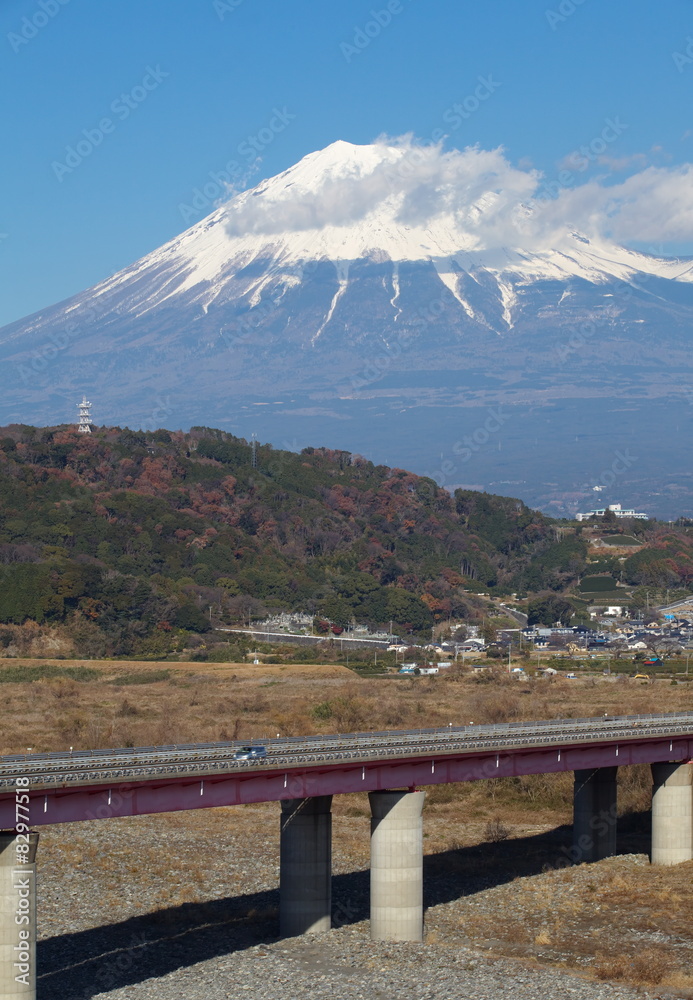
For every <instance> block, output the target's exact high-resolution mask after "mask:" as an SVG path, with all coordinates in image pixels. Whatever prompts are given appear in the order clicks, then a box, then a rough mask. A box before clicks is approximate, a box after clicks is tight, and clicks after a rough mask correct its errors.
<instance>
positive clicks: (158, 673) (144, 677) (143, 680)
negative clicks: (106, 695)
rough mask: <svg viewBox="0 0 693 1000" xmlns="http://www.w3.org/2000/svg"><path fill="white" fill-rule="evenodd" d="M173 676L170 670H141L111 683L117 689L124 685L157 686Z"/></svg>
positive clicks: (122, 675) (117, 678)
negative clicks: (159, 682)
mask: <svg viewBox="0 0 693 1000" xmlns="http://www.w3.org/2000/svg"><path fill="white" fill-rule="evenodd" d="M170 676H171V671H170V670H141V671H139V672H138V673H132V674H121V675H120V677H116V678H115V680H112V681H111V684H114V685H115V686H116V687H121V686H122V685H123V684H156V683H157V682H158V681H167V680H168V679H169V678H170Z"/></svg>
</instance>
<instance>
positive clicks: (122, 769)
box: [0, 712, 693, 795]
mask: <svg viewBox="0 0 693 1000" xmlns="http://www.w3.org/2000/svg"><path fill="white" fill-rule="evenodd" d="M691 734H693V712H683V713H677V714H673V715H672V714H670V715H638V716H617V717H608V718H597V719H594V718H591V719H552V720H547V721H539V722H530V723H527V722H521V723H504V724H502V725H485V726H475V725H472V724H470V725H468V726H446V727H443V728H439V729H420V730H389V731H386V732H376V733H348V734H334V735H329V736H324V735H321V736H309V737H284V738H277V739H272V740H263V741H262V745H263V746H265V747H266V750H267V756H266V757H265V758H264V759H262V760H259V761H258V760H252V761H240V760H235V759H234V755H235V754H236V753H237V752H238V750H239V749H240V748H241V747H242V746H247V745H248V744H249V743H250V742H254V743H255V744H258V743H260V742H261V741H260V740H255V741H245V742H240V741H233V742H224V743H198V744H181V745H172V746H163V747H124V748H120V749H104V750H80V751H76V752H71V753H68V754H66V753H63V752H54V753H45V754H15V755H12V756H7V757H0V795H1V794H2V793H3V791H4V792H9V791H10V789H11V788H12V787H13V786H14V784H15V783H16V779H17V777H22V778H26V779H28V781H29V786H30V787H31V788H34V789H36V790H40V789H49V788H55V787H69V786H79V785H83V784H93V783H103V782H126V781H128V780H130V779H135V780H142V779H143V778H144V779H147V778H152V779H156V778H171V777H176V776H181V777H185V776H190V777H193V776H205V775H209V776H213V775H215V774H219V773H229V772H239V771H240V772H244V771H253V772H255V771H276V770H280V769H282V768H286V769H296V768H299V769H300V768H302V767H310V766H311V765H320V764H322V765H324V764H325V763H330V762H334V763H335V764H343V763H347V762H353V763H354V764H361V763H373V762H377V761H378V760H383V761H392V760H393V759H402V760H406V759H410V758H412V757H421V756H432V757H445V756H447V755H455V756H459V755H461V754H465V753H469V754H478V753H479V752H482V753H483V752H491V753H497V754H500V753H503V752H512V751H517V750H520V749H523V748H526V749H539V748H542V747H556V746H559V747H566V748H567V747H570V746H575V745H584V744H585V743H595V744H596V743H605V742H607V743H608V742H614V741H616V742H622V743H624V742H626V741H630V740H642V739H651V738H657V737H659V738H675V737H680V736H690V735H691Z"/></svg>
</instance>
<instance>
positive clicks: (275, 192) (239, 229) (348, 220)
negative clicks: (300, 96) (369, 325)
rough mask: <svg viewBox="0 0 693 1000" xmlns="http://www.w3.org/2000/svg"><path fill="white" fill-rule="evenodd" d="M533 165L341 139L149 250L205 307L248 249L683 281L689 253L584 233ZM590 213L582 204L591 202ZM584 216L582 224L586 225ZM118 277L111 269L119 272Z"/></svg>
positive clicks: (287, 255) (473, 153)
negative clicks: (645, 248) (546, 191)
mask: <svg viewBox="0 0 693 1000" xmlns="http://www.w3.org/2000/svg"><path fill="white" fill-rule="evenodd" d="M540 181H541V177H540V175H539V174H538V173H537V172H536V171H533V170H523V169H519V168H517V167H514V166H513V165H512V164H511V163H510V162H509V161H508V160H507V158H506V156H505V154H504V152H503V150H502V149H496V150H483V149H480V148H478V147H471V148H468V149H465V150H450V151H448V152H445V151H443V150H442V148H441V146H439V145H428V146H425V145H419V144H416V143H415V142H414V141H413V139H412V138H411V137H410V136H404V137H400V138H398V139H394V140H392V139H379V140H376V141H375V142H373V143H371V144H369V145H356V144H353V143H350V142H346V141H344V140H338V141H336V142H333V143H331V144H330V145H329V146H326V147H325V148H324V149H321V150H317V151H316V152H313V153H309V154H308V155H306V156H304V157H303V158H302V159H301V160H300V161H299V162H298V163H296V164H294V165H293V166H292V167H289V168H288V169H287V170H284V171H283V172H282V173H280V174H277V175H276V176H274V177H270V178H268V179H266V180H263V181H261V182H260V183H259V184H258V185H256V186H255V187H254V188H252V189H250V190H247V191H244V192H242V193H240V194H237V195H236V196H234V197H233V198H231V199H230V200H229V201H228V202H227V203H226V204H224V205H222V206H221V207H220V208H218V209H217V210H216V211H215V212H213V213H212V214H211V215H210V216H208V217H207V218H206V219H203V220H202V221H200V222H199V223H197V224H196V225H195V226H193V227H192V228H191V229H189V230H187V232H185V233H183V234H182V235H181V236H180V237H178V238H177V239H176V240H173V241H171V243H169V244H167V245H166V246H164V247H162V248H160V249H159V250H158V251H155V253H153V254H150V255H149V256H148V257H146V258H144V259H143V260H142V261H140V262H139V264H137V265H135V266H134V268H133V269H128V272H125V273H129V274H130V275H131V274H132V273H133V270H134V271H140V270H141V269H142V268H146V267H148V266H150V265H152V264H155V265H157V266H160V265H162V264H163V265H165V267H166V269H167V270H169V269H170V268H171V267H173V268H174V270H175V271H176V272H177V273H178V274H179V275H180V279H179V281H178V282H177V284H176V285H175V287H173V286H171V287H169V290H168V291H167V293H166V294H167V297H169V296H172V295H175V294H177V293H179V292H184V291H188V290H190V289H191V288H194V287H195V286H200V285H201V284H206V285H207V290H206V291H204V290H203V289H202V288H200V289H199V292H200V299H201V301H202V304H203V307H204V308H206V303H207V302H211V301H212V300H213V299H214V297H215V295H216V292H215V286H217V285H219V284H220V283H221V284H223V282H224V280H225V279H226V277H228V275H229V274H230V272H231V271H233V270H236V271H237V270H238V269H239V268H243V267H246V266H247V265H248V264H249V263H251V262H252V261H254V260H257V261H258V262H259V261H262V262H264V265H263V266H264V267H265V269H266V267H267V262H272V261H274V264H273V265H272V267H273V268H274V269H275V270H277V269H278V270H282V271H287V270H291V269H292V268H293V269H294V270H295V269H296V268H301V267H302V266H303V265H304V264H305V263H306V262H308V261H316V260H330V261H332V262H333V263H334V264H335V266H336V268H337V270H338V272H339V275H340V278H339V280H340V282H343V283H344V282H346V280H347V278H346V276H347V275H348V269H349V264H350V262H352V261H355V260H360V259H363V258H370V259H383V258H389V259H391V260H392V261H393V262H394V263H395V264H397V263H399V262H403V261H431V262H433V264H434V265H435V269H436V271H437V273H438V275H439V277H440V278H441V281H443V282H444V283H445V284H446V285H447V286H448V287H449V288H450V289H451V290H452V291H453V293H455V287H456V281H457V279H456V277H455V274H458V273H460V272H463V271H467V272H470V271H472V272H473V271H474V270H475V269H476V268H484V269H486V270H488V271H491V272H493V273H494V274H496V276H497V278H498V280H499V287H501V286H502V285H503V281H504V280H505V279H503V278H502V276H503V275H506V276H507V275H509V276H510V278H511V280H512V281H513V282H515V283H517V282H520V283H524V282H528V281H529V282H531V281H534V280H541V279H559V280H564V279H566V278H572V277H580V278H583V279H585V280H587V281H590V282H597V283H603V282H605V281H610V280H613V279H614V278H618V279H620V280H630V278H631V277H632V275H633V274H634V273H636V272H637V271H645V272H648V273H652V274H658V275H660V276H662V277H669V278H680V279H681V280H686V281H689V280H691V277H693V275H691V274H687V273H686V271H687V269H688V268H689V267H690V264H689V263H685V264H684V263H681V264H679V263H678V262H677V261H674V260H667V259H662V258H656V257H650V256H648V255H641V254H638V253H636V252H634V251H631V250H626V249H624V248H622V247H619V246H617V245H616V244H614V243H613V242H612V241H610V240H609V239H605V238H603V237H601V236H600V235H599V233H598V232H594V233H593V232H589V233H585V232H582V231H580V228H581V227H576V225H575V221H574V220H572V219H571V218H570V217H571V216H573V215H574V214H575V208H574V205H573V201H571V197H572V195H574V194H575V193H576V191H569V192H567V193H566V199H567V202H568V204H567V207H565V208H564V206H563V205H562V203H561V199H560V198H556V199H546V198H541V197H540V196H539V195H538V193H537V192H538V185H539V183H540ZM586 214H587V215H588V217H589V213H586ZM582 228H584V227H582ZM114 280H118V276H116V279H114Z"/></svg>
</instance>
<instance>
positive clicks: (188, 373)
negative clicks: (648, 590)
mask: <svg viewBox="0 0 693 1000" xmlns="http://www.w3.org/2000/svg"><path fill="white" fill-rule="evenodd" d="M446 156H447V157H448V159H446ZM456 156H457V159H455V158H454V157H452V154H443V155H441V154H440V152H439V151H437V153H436V155H435V156H434V155H433V154H432V153H431V151H430V150H428V149H426V148H417V147H412V146H411V145H406V144H397V143H388V142H376V143H374V144H372V145H365V146H356V145H352V144H350V143H347V142H341V141H340V142H335V143H333V144H332V145H330V146H328V147H327V148H325V149H323V150H321V151H319V152H316V153H311V154H309V155H308V156H305V157H304V158H303V159H302V160H301V161H300V162H299V163H297V164H296V165H295V166H293V167H291V168H290V169H288V170H286V171H284V172H283V173H281V174H278V175H277V176H276V177H272V178H270V179H269V180H265V181H262V182H261V183H260V184H258V185H257V186H256V187H254V188H253V189H251V190H248V191H244V192H242V193H240V194H235V195H233V194H232V193H230V197H229V200H228V201H226V202H225V203H224V204H222V205H221V206H220V207H218V208H217V209H216V210H215V211H213V212H212V213H211V214H210V215H208V216H207V217H206V218H205V219H203V220H201V221H200V222H198V223H196V224H195V225H193V226H192V227H191V228H189V229H188V230H187V231H185V232H184V233H182V235H180V236H179V237H177V238H175V239H173V240H171V241H170V242H168V243H166V244H165V245H164V246H162V247H161V248H159V249H158V250H155V251H153V252H152V253H150V254H148V255H147V256H145V257H143V258H142V259H141V260H139V261H137V262H136V263H134V264H132V265H131V266H130V267H127V268H125V269H124V270H123V271H120V272H119V273H117V274H115V275H113V276H112V277H110V278H108V279H106V280H104V281H102V282H101V283H99V284H98V285H95V286H94V287H93V288H91V289H88V290H87V291H85V292H83V293H81V294H79V295H76V296H73V297H72V298H70V299H68V300H66V301H64V302H62V303H59V304H57V305H55V306H52V307H50V308H47V309H43V310H41V311H40V312H38V313H36V314H34V315H33V316H30V317H28V318H26V319H23V320H20V321H18V322H15V323H12V324H10V325H9V326H6V327H4V328H3V329H2V330H0V362H1V368H0V385H1V387H2V397H1V402H0V420H2V422H4V423H9V422H26V421H27V420H28V418H29V417H31V419H32V421H34V422H37V421H38V422H44V423H50V424H53V423H63V422H69V421H71V420H74V414H75V412H76V407H75V404H76V403H77V401H78V399H79V397H80V396H81V395H82V393H83V392H85V391H86V392H87V393H88V394H89V395H91V396H93V397H94V399H95V404H96V405H95V414H94V416H95V419H96V422H97V423H118V424H121V425H124V424H128V425H130V426H140V427H151V428H153V427H158V426H161V425H163V426H169V427H170V426H186V425H190V424H205V425H208V426H217V427H222V428H224V429H228V430H231V431H233V432H234V433H237V434H241V435H244V436H246V437H249V436H250V433H251V432H256V431H257V432H259V433H260V434H262V435H265V436H266V437H268V438H269V439H270V440H273V441H274V442H275V443H276V444H278V445H281V446H283V447H287V446H292V445H293V446H294V447H296V446H299V445H303V444H327V445H332V446H337V447H345V448H348V449H349V450H357V451H360V452H361V453H362V454H366V455H368V456H369V457H373V458H374V459H375V460H378V461H388V462H389V463H390V464H392V463H393V462H394V463H397V464H401V465H406V466H408V467H410V468H413V469H414V471H418V472H424V473H426V474H429V475H431V476H433V477H434V478H436V479H437V480H438V482H439V483H441V485H446V486H454V485H460V484H465V485H474V486H481V487H488V488H491V487H493V488H494V490H495V491H496V492H510V493H519V494H520V495H522V496H523V498H524V499H527V500H529V501H530V502H534V503H536V504H540V505H542V506H544V507H545V508H547V509H550V510H552V511H553V512H554V513H567V512H571V511H572V510H574V509H575V508H576V507H579V506H582V505H583V504H584V502H585V499H586V497H587V496H588V491H589V489H592V488H593V486H594V485H599V484H600V482H601V480H602V479H604V478H607V479H609V476H608V475H605V474H606V473H607V472H608V470H609V469H610V468H611V465H612V464H613V462H614V461H615V459H614V457H613V456H614V455H615V454H616V451H621V452H622V451H623V449H624V448H625V449H628V448H630V454H631V455H633V456H637V458H634V460H633V461H632V462H631V463H630V465H627V471H626V472H625V473H618V476H619V477H620V478H619V479H618V480H617V482H616V483H615V484H611V483H609V484H607V485H606V487H605V488H607V489H611V488H612V486H613V488H614V489H615V490H616V492H617V493H619V497H620V496H621V495H624V499H627V500H628V501H629V505H630V503H631V502H636V500H638V499H639V500H640V502H641V503H648V502H649V504H650V508H649V512H650V513H656V512H659V513H660V515H662V514H666V513H668V512H669V509H670V508H671V509H672V510H673V509H674V507H675V508H676V513H684V512H686V510H687V509H688V508H689V507H691V510H692V511H693V499H692V495H691V486H690V482H689V480H685V481H684V480H681V479H680V475H683V474H684V470H683V468H682V465H681V462H680V456H681V446H682V445H681V441H682V437H683V436H684V435H685V432H686V430H687V427H688V424H689V422H690V414H691V406H690V401H691V398H692V397H691V395H690V391H689V389H688V386H689V385H690V376H691V367H692V366H691V356H690V332H691V326H692V324H693V260H691V259H673V258H665V257H661V256H653V255H650V254H646V253H639V252H635V251H633V250H629V249H626V248H624V247H622V246H619V245H617V244H616V243H614V242H611V241H610V240H608V239H606V238H603V237H601V236H598V235H595V234H594V233H592V232H590V231H588V229H586V227H585V226H584V225H582V224H581V220H579V219H574V220H571V223H572V224H571V225H565V224H564V223H563V222H562V221H561V222H557V221H556V220H555V219H554V220H553V221H552V222H551V224H549V223H548V222H547V206H546V205H543V204H541V202H540V201H539V200H538V199H537V198H536V197H534V194H533V191H534V189H535V188H536V180H535V179H532V178H531V177H530V175H529V174H523V175H522V176H523V177H525V178H528V180H527V181H526V182H525V181H522V180H520V181H518V182H517V186H516V188H515V190H512V191H511V192H510V193H509V192H508V191H507V190H506V189H504V188H503V186H502V185H501V184H500V182H499V181H498V178H497V176H496V174H495V172H494V171H495V170H496V166H497V159H496V160H494V154H493V153H485V152H484V151H480V150H470V151H466V153H465V154H459V153H458V154H456ZM465 156H466V159H463V160H460V159H459V158H460V157H463V158H464V157H465ZM517 173H518V174H519V172H517ZM548 208H549V209H550V208H551V206H550V205H549V206H548ZM492 413H495V418H494V421H490V415H491V414H492ZM489 422H490V425H491V427H492V429H491V430H489V429H488V426H487V425H489ZM677 425H678V433H676V432H675V431H674V427H675V426H677ZM316 428H317V429H318V430H317V431H316ZM318 431H319V433H318ZM663 435H664V436H667V438H668V443H666V444H664V443H663V440H662V438H663ZM318 437H319V438H320V440H317V438H318ZM677 456H678V458H677ZM619 468H620V466H619ZM686 474H687V473H686ZM614 476H616V474H615V473H614ZM600 477H601V478H600ZM662 477H664V479H665V480H666V482H667V483H669V481H670V480H671V484H670V485H671V488H669V486H666V488H665V489H664V491H663V490H662ZM677 477H678V478H677ZM674 480H676V482H674ZM672 484H673V485H672ZM667 490H668V492H667ZM619 491H620V492H619ZM657 496H659V499H656V497H657ZM604 497H607V494H606V493H600V503H602V502H603V500H604ZM611 499H616V493H614V497H613V498H612V497H607V500H611Z"/></svg>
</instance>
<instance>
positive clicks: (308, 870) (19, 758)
mask: <svg viewBox="0 0 693 1000" xmlns="http://www.w3.org/2000/svg"><path fill="white" fill-rule="evenodd" d="M245 745H246V746H247V745H248V744H245ZM262 746H263V747H264V749H265V751H266V756H264V757H262V758H261V759H256V760H239V759H237V754H238V752H239V749H240V747H241V744H239V743H238V742H226V743H208V744H190V745H184V746H182V745H176V746H165V747H134V748H124V749H117V750H90V751H78V752H74V753H73V752H70V753H46V754H19V755H14V756H10V757H2V758H0V830H2V831H5V832H4V834H2V835H1V840H0V872H2V877H3V879H6V880H9V882H7V884H6V885H3V886H0V900H1V901H4V902H3V903H2V906H3V907H4V909H5V911H6V912H1V913H0V923H1V924H2V927H3V928H5V927H6V926H9V924H8V923H7V922H8V921H10V920H13V919H14V917H13V913H12V912H11V910H10V909H8V907H10V904H11V895H12V894H11V892H10V886H11V881H12V877H11V875H10V872H11V871H14V870H15V868H16V865H15V861H16V857H17V854H16V852H17V844H18V841H19V842H25V841H27V840H28V842H29V843H28V849H29V856H28V858H27V862H26V863H23V864H22V868H23V869H24V870H25V871H26V870H29V871H31V872H33V871H35V851H36V842H37V840H38V835H37V834H36V833H30V832H29V828H30V829H31V830H32V831H33V830H34V829H35V828H36V827H39V826H41V825H43V824H58V823H74V822H79V821H82V820H94V819H102V820H105V819H111V818H114V817H124V816H138V815H142V814H145V813H160V812H172V811H176V810H181V809H204V808H210V807H214V806H232V805H238V804H242V803H250V802H268V801H275V800H276V801H280V802H281V803H282V817H281V851H280V855H281V856H280V900H281V902H280V924H281V932H282V933H283V934H299V933H304V932H307V931H311V932H315V931H321V930H326V929H328V928H329V926H330V906H331V903H330V901H331V812H330V809H331V799H332V796H333V795H344V794H348V793H351V792H369V793H370V802H371V809H372V823H371V826H372V833H371V931H372V935H373V937H374V938H376V939H388V940H420V939H421V936H422V912H423V911H422V856H423V852H422V809H423V801H424V797H425V793H424V792H423V791H422V790H421V789H423V788H425V786H427V785H434V784H442V783H447V782H459V781H477V780H483V779H486V780H488V779H493V778H498V777H506V776H509V775H525V774H546V773H553V772H558V771H573V772H574V775H575V798H574V804H575V811H574V824H573V851H572V860H573V861H575V862H581V861H596V860H600V859H601V858H604V857H607V856H609V855H611V854H613V853H615V851H616V824H617V800H616V775H617V769H618V768H619V767H623V766H628V765H633V764H650V765H652V773H653V804H652V818H653V834H652V860H653V862H654V863H659V864H677V863H680V862H682V861H686V860H689V859H691V858H692V857H693V788H692V775H693V765H692V764H691V760H692V759H693V712H684V713H676V714H666V715H639V716H605V717H601V718H596V719H595V718H592V719H558V720H549V721H541V722H521V723H509V724H503V725H491V726H475V725H469V726H448V727H445V728H439V729H421V730H392V731H388V732H378V733H350V734H336V735H330V736H313V737H299V738H283V739H281V738H277V739H275V740H269V741H263V744H262ZM261 752H262V751H261ZM20 796H25V798H22V800H21V812H18V802H19V801H20ZM22 838H24V841H22ZM13 866H14V867H13ZM31 905H32V907H33V906H34V905H35V903H34V902H33V897H32V902H31ZM0 933H2V931H0ZM4 940H5V938H4V937H2V938H0V941H2V942H4ZM0 952H4V948H3V945H2V944H0ZM5 964H6V963H5V962H4V961H3V958H2V955H1V954H0V1000H3V997H4V996H5V994H3V991H2V987H3V984H4V982H5V978H4V976H5V974H4V972H3V966H4V965H5ZM10 995H12V996H16V995H17V994H16V993H14V992H13V993H11V994H10V993H7V996H10ZM25 995H27V996H31V995H33V994H31V993H30V992H29V993H27V994H25Z"/></svg>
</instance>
